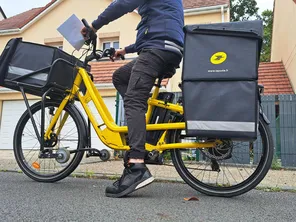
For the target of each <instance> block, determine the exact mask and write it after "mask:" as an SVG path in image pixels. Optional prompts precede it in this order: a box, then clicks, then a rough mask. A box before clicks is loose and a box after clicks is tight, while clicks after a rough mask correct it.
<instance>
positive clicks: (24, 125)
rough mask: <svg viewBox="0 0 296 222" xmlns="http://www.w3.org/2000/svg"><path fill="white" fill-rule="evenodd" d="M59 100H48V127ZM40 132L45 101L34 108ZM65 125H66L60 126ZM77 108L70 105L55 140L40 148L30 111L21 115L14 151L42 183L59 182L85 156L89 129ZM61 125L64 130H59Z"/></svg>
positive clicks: (55, 131) (56, 129)
mask: <svg viewBox="0 0 296 222" xmlns="http://www.w3.org/2000/svg"><path fill="white" fill-rule="evenodd" d="M58 107H59V103H56V102H51V101H49V102H46V103H45V130H46V129H47V127H48V126H49V123H50V121H51V119H52V118H53V116H54V114H55V112H56V110H57V109H58ZM30 109H31V112H32V115H33V118H34V120H35V122H36V125H37V128H38V131H39V134H40V128H41V102H37V103H35V104H34V105H32V106H31V107H30ZM61 124H63V125H62V126H63V127H60V126H61ZM83 126H85V125H84V123H83V118H82V117H81V115H80V114H79V111H78V110H77V108H76V107H75V106H73V105H70V104H68V105H67V106H66V107H65V108H64V110H63V111H62V113H61V115H60V118H59V120H58V122H57V123H56V125H55V127H54V129H53V132H52V133H51V139H50V140H47V141H46V142H45V144H44V151H40V143H39V140H38V137H37V136H36V133H35V131H34V128H33V124H32V122H31V119H30V115H29V112H28V110H27V111H25V112H24V114H23V115H22V116H21V118H20V120H19V122H18V124H17V126H16V129H15V133H14V139H13V140H14V141H13V150H14V155H15V158H16V161H17V163H18V165H19V167H20V168H21V169H22V171H23V172H24V173H25V174H26V175H27V176H28V177H30V178H32V179H33V180H36V181H38V182H56V181H59V180H62V179H64V178H65V177H67V176H68V175H70V174H71V173H72V172H73V171H74V170H75V169H76V167H77V166H78V165H79V163H80V161H81V159H82V158H83V154H84V153H83V152H76V151H77V149H80V148H83V147H84V141H85V140H84V138H85V133H86V132H85V129H84V128H83ZM59 128H61V129H59Z"/></svg>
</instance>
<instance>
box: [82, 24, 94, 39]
mask: <svg viewBox="0 0 296 222" xmlns="http://www.w3.org/2000/svg"><path fill="white" fill-rule="evenodd" d="M90 27H91V29H92V30H93V31H94V32H95V33H96V32H97V30H96V29H95V28H94V27H92V26H90ZM80 32H81V34H82V36H83V37H84V39H85V40H87V32H88V30H87V28H86V27H83V28H82V29H81V31H80Z"/></svg>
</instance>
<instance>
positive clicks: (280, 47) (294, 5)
mask: <svg viewBox="0 0 296 222" xmlns="http://www.w3.org/2000/svg"><path fill="white" fill-rule="evenodd" d="M295 36H296V1H295V0H275V9H274V25H273V37H272V53H271V61H272V62H276V61H282V62H283V64H284V66H285V68H286V71H287V74H288V76H289V78H290V81H291V84H292V87H293V89H294V91H295V89H296V38H295Z"/></svg>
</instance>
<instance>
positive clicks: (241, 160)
mask: <svg viewBox="0 0 296 222" xmlns="http://www.w3.org/2000/svg"><path fill="white" fill-rule="evenodd" d="M258 133H259V135H258V137H257V140H256V141H254V142H246V141H232V140H224V141H222V142H223V143H222V144H220V145H217V146H216V147H213V148H204V149H176V150H172V151H171V156H172V161H173V163H174V166H175V168H176V170H177V172H178V173H179V175H180V176H181V178H182V179H183V180H184V181H185V182H186V183H187V184H188V185H190V186H191V187H192V188H194V189H196V190H197V191H199V192H201V193H204V194H206V195H211V196H220V197H233V196H238V195H241V194H243V193H246V192H248V191H250V190H251V189H253V188H255V187H256V186H257V185H258V184H259V183H260V182H261V181H262V180H263V178H264V177H265V175H266V174H267V172H268V170H269V169H270V167H271V163H272V159H273V152H274V144H273V140H272V135H271V132H270V129H269V127H268V125H267V124H266V123H265V121H264V120H263V118H261V117H260V120H259V132H258ZM170 140H171V141H170V142H171V143H180V142H188V141H191V142H192V141H198V138H192V137H186V134H185V133H184V132H182V131H180V130H176V131H174V132H172V134H171V138H170Z"/></svg>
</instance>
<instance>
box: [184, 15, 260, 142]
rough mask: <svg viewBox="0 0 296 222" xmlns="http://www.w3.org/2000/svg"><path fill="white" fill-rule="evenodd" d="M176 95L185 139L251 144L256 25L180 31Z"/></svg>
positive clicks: (193, 27) (255, 112)
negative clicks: (182, 33)
mask: <svg viewBox="0 0 296 222" xmlns="http://www.w3.org/2000/svg"><path fill="white" fill-rule="evenodd" d="M184 30H185V46H184V65H183V74H182V91H183V99H184V104H183V105H184V116H185V122H186V133H187V134H188V135H189V136H198V137H205V138H225V139H226V138H227V139H242V140H255V139H256V138H257V130H258V116H259V102H258V99H259V98H258V96H259V95H258V94H259V89H258V66H259V59H260V52H261V47H262V35H263V24H262V22H261V21H246V22H229V23H219V24H206V25H190V26H185V27H184Z"/></svg>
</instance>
